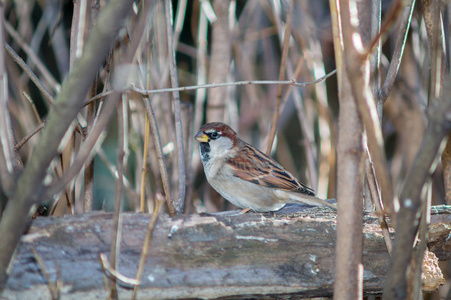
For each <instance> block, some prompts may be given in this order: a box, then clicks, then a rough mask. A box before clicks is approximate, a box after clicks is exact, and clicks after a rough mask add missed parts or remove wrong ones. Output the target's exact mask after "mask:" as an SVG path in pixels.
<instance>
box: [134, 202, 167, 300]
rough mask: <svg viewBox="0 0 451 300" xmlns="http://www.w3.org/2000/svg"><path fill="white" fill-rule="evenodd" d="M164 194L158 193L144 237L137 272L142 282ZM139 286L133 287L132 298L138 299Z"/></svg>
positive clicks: (137, 277)
mask: <svg viewBox="0 0 451 300" xmlns="http://www.w3.org/2000/svg"><path fill="white" fill-rule="evenodd" d="M163 202H164V200H163V196H162V195H161V194H156V204H155V210H154V212H153V213H152V218H151V219H150V222H149V225H148V226H147V231H146V237H145V239H144V244H143V248H142V252H141V258H140V260H139V266H138V271H137V272H136V280H137V281H138V282H141V278H142V275H143V272H144V264H145V263H146V259H147V254H148V253H149V247H150V243H151V241H152V233H153V230H154V228H155V224H156V223H157V221H158V216H159V215H160V212H161V208H162V207H163ZM138 288H139V286H138V285H136V286H135V287H134V289H133V296H132V299H136V296H137V294H138Z"/></svg>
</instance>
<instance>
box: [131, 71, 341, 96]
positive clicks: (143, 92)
mask: <svg viewBox="0 0 451 300" xmlns="http://www.w3.org/2000/svg"><path fill="white" fill-rule="evenodd" d="M335 73H337V70H333V71H331V72H329V73H328V74H327V75H325V76H323V77H321V78H318V79H315V80H313V81H309V82H297V81H295V80H294V79H292V80H243V81H236V82H223V83H209V84H201V85H193V86H184V87H178V88H164V89H157V90H145V89H140V88H137V87H135V86H134V85H132V86H131V87H130V88H129V90H130V91H133V92H136V93H139V94H141V95H143V96H149V95H152V94H160V93H168V92H174V91H191V90H197V89H210V88H216V87H220V86H234V85H235V86H239V85H247V84H260V85H273V84H274V85H275V84H282V85H292V86H295V87H303V86H307V85H310V84H316V83H320V82H322V81H324V80H326V79H327V78H329V77H330V76H332V75H334V74H335Z"/></svg>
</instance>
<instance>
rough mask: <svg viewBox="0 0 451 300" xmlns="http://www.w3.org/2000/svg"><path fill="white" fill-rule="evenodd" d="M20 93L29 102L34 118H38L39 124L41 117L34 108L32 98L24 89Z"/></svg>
mask: <svg viewBox="0 0 451 300" xmlns="http://www.w3.org/2000/svg"><path fill="white" fill-rule="evenodd" d="M22 95H24V97H25V99H27V100H28V102H29V103H30V105H31V109H32V110H33V113H34V115H35V117H36V120H38V123H39V124H41V123H42V120H41V117H40V116H39V113H38V110H37V109H36V105H35V104H34V101H33V99H31V97H30V95H28V94H27V92H25V91H23V92H22Z"/></svg>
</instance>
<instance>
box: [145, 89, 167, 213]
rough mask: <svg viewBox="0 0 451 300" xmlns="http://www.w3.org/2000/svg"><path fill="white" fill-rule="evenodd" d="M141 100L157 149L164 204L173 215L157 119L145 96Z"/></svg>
mask: <svg viewBox="0 0 451 300" xmlns="http://www.w3.org/2000/svg"><path fill="white" fill-rule="evenodd" d="M143 100H144V106H145V107H146V113H147V116H148V117H149V121H150V129H151V131H152V137H153V142H154V145H155V149H156V151H157V157H158V166H159V168H160V175H161V181H162V182H163V190H164V194H165V199H166V204H167V206H168V209H169V215H170V216H174V215H175V207H174V203H173V201H172V197H171V190H170V189H169V177H168V172H167V170H166V165H165V163H164V155H163V149H162V146H161V139H160V133H159V130H158V125H157V120H156V119H155V112H154V111H153V108H152V104H151V103H150V100H149V99H147V98H144V99H143Z"/></svg>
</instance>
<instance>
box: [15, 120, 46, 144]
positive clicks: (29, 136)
mask: <svg viewBox="0 0 451 300" xmlns="http://www.w3.org/2000/svg"><path fill="white" fill-rule="evenodd" d="M44 128H45V122H41V124H39V125H38V126H37V127H36V128H34V129H33V130H32V131H31V132H30V133H29V134H27V135H26V136H24V137H23V138H22V139H21V140H20V141H19V142H18V143H17V144H16V145H15V146H14V150H15V151H18V150H20V148H22V146H23V145H25V143H26V142H28V140H29V139H31V138H32V137H33V136H34V135H35V134H36V133H38V132H39V131H41V130H42V129H44Z"/></svg>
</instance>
